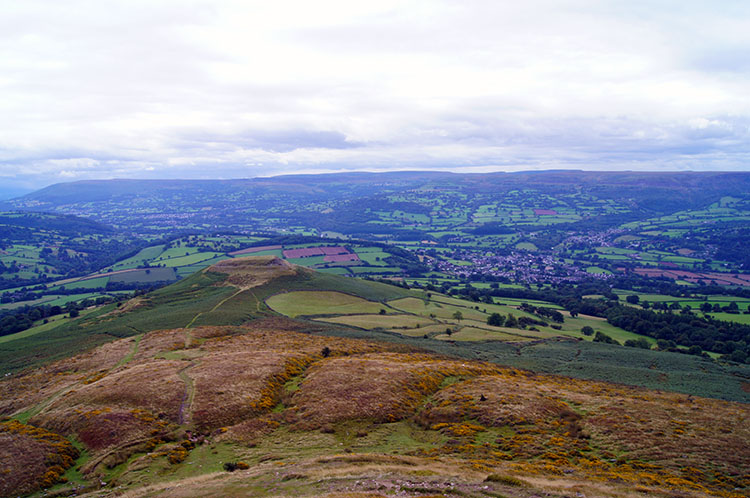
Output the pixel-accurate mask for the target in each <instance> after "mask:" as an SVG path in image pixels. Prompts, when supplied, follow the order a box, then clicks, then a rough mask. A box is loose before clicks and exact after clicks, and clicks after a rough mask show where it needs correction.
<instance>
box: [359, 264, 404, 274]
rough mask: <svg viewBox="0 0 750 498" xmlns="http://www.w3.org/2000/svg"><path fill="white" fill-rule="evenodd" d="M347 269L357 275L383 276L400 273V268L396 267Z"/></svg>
mask: <svg viewBox="0 0 750 498" xmlns="http://www.w3.org/2000/svg"><path fill="white" fill-rule="evenodd" d="M349 269H350V270H351V271H353V272H354V273H358V274H362V275H365V274H370V273H371V274H381V273H383V274H385V273H401V268H396V267H390V266H386V267H381V266H350V267H349Z"/></svg>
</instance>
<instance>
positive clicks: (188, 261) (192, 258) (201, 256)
mask: <svg viewBox="0 0 750 498" xmlns="http://www.w3.org/2000/svg"><path fill="white" fill-rule="evenodd" d="M222 254H224V253H220V252H196V253H193V254H190V255H189V256H179V257H174V258H169V259H167V260H166V261H161V262H160V261H157V263H158V264H163V265H164V266H166V267H167V268H174V267H177V266H190V265H194V264H197V263H200V262H203V261H208V260H211V259H214V258H216V257H217V256H220V255H222Z"/></svg>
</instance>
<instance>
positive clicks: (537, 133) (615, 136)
mask: <svg viewBox="0 0 750 498" xmlns="http://www.w3.org/2000/svg"><path fill="white" fill-rule="evenodd" d="M3 3H4V4H6V5H3V6H2V7H3V16H2V17H0V130H2V131H0V176H2V177H4V178H8V177H14V176H15V177H16V178H17V179H18V180H19V181H21V180H23V181H25V182H36V183H39V184H40V185H41V184H44V183H49V182H52V181H58V180H60V179H62V178H63V177H64V174H65V175H68V174H71V175H75V177H76V178H95V177H101V178H107V177H113V176H127V175H131V176H134V177H139V176H149V177H159V176H163V177H198V176H205V175H207V174H208V175H209V176H210V175H213V176H223V177H231V176H254V175H256V174H259V173H263V174H269V172H270V173H273V172H279V173H282V172H284V173H286V172H294V171H301V170H306V171H307V170H313V169H315V170H321V169H326V168H327V169H330V170H337V169H342V168H345V169H358V168H362V169H370V170H373V169H379V170H383V169H389V168H406V167H422V168H453V169H459V168H473V169H478V168H479V169H482V168H484V169H486V168H498V169H517V168H529V169H531V168H534V169H538V168H549V167H576V168H630V169H639V168H640V169H685V168H695V169H748V163H747V162H746V159H747V156H748V154H750V145H748V144H750V136H749V135H750V131H749V126H748V123H750V95H748V92H747V88H748V87H749V86H750V71H748V68H749V67H750V66H748V63H747V60H748V59H747V54H748V53H750V30H747V29H746V26H747V24H748V22H749V21H750V6H749V5H750V4H748V3H747V2H744V1H732V0H724V1H721V2H713V3H708V2H698V1H693V2H690V1H681V2H675V1H667V0H660V1H657V2H627V3H625V2H619V1H615V0H609V1H606V0H602V1H597V2H591V1H583V0H569V1H563V2H560V1H553V0H533V1H528V2H496V1H491V0H481V1H480V0H476V1H468V2H448V1H436V0H433V1H408V2H397V1H395V0H388V1H385V0H384V1H379V2H369V3H365V2H351V1H338V0H321V1H318V2H302V1H279V2H267V1H264V2H261V1H240V0H238V1H218V2H216V1H208V0H205V1H203V0H194V1H179V2H177V1H156V2H154V1H150V2H147V1H132V0H131V1H127V2H125V1H121V2H96V1H82V0H71V1H70V2H62V3H61V2H52V1H50V0H48V1H42V0H36V1H34V0H28V1H24V2H10V1H5V2H3ZM63 172H65V173H64V174H63Z"/></svg>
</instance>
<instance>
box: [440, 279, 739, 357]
mask: <svg viewBox="0 0 750 498" xmlns="http://www.w3.org/2000/svg"><path fill="white" fill-rule="evenodd" d="M451 290H452V291H453V292H454V294H456V295H458V296H462V297H466V298H472V299H474V300H475V301H481V300H484V299H485V298H486V297H488V296H489V297H512V298H516V299H529V300H540V301H548V302H552V303H554V304H557V305H559V306H562V307H563V308H565V309H566V310H568V311H569V312H570V315H571V316H573V317H575V316H577V315H578V314H584V315H592V316H598V317H603V318H607V320H608V322H609V323H611V324H612V325H615V326H617V327H620V328H622V329H625V330H628V331H631V332H635V333H637V334H641V335H645V336H649V337H653V338H655V339H665V340H670V341H673V342H674V343H675V347H676V346H682V347H683V348H685V347H686V348H688V351H690V348H693V352H694V353H695V351H696V347H697V348H700V349H701V351H712V352H716V353H719V354H722V355H724V357H725V358H726V359H729V360H732V361H736V362H739V363H742V362H746V361H748V358H749V357H750V325H743V324H739V323H734V322H724V321H720V320H715V319H713V318H710V317H701V316H697V315H695V314H692V313H689V312H685V310H683V311H684V312H682V313H675V312H674V311H676V310H672V309H667V310H663V311H660V312H656V311H653V310H644V309H640V308H635V307H633V306H624V305H622V304H620V303H619V302H618V296H616V295H615V294H613V293H612V291H611V289H610V288H609V286H608V285H607V284H606V283H598V282H591V283H583V284H580V285H578V286H572V285H568V284H561V285H558V286H556V287H549V288H544V289H540V290H533V289H529V288H525V289H518V288H496V289H494V288H492V287H490V288H489V289H477V288H474V287H468V288H467V287H458V288H453V289H451ZM591 294H598V295H602V296H604V298H603V299H585V298H583V296H586V295H591ZM667 308H669V306H668V307H667ZM688 311H689V310H688ZM505 326H508V325H507V323H506V325H505ZM592 332H593V331H592ZM636 342H637V341H636ZM639 344H640V343H639ZM628 345H633V346H635V347H641V346H642V344H640V345H638V344H632V343H629V344H628ZM694 346H695V347H694ZM678 349H680V352H685V350H684V349H681V348H678ZM699 354H700V352H699Z"/></svg>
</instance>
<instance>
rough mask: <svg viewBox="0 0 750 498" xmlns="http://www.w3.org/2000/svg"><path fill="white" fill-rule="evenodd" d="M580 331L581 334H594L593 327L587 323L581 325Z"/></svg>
mask: <svg viewBox="0 0 750 498" xmlns="http://www.w3.org/2000/svg"><path fill="white" fill-rule="evenodd" d="M581 333H583V335H594V329H593V328H591V327H590V326H588V325H584V326H583V327H581Z"/></svg>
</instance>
